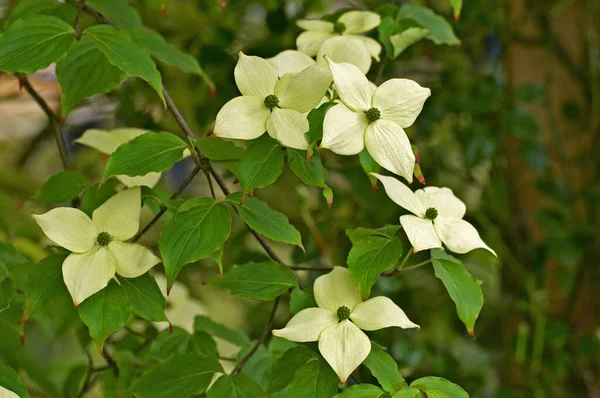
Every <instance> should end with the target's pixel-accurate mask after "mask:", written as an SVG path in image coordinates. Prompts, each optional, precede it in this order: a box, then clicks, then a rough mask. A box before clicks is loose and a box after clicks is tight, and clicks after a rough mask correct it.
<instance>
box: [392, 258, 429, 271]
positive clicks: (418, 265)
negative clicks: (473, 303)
mask: <svg viewBox="0 0 600 398" xmlns="http://www.w3.org/2000/svg"><path fill="white" fill-rule="evenodd" d="M429 263H431V259H429V260H425V261H423V262H421V263H419V264H415V265H411V266H410V267H406V268H404V267H403V268H402V269H399V270H398V271H399V272H404V271H408V270H410V269H415V268H419V267H422V266H424V265H426V264H429Z"/></svg>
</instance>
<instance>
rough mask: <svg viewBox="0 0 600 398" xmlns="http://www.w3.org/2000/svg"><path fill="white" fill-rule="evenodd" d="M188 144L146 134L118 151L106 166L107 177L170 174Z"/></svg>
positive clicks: (170, 136) (168, 135)
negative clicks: (156, 173)
mask: <svg viewBox="0 0 600 398" xmlns="http://www.w3.org/2000/svg"><path fill="white" fill-rule="evenodd" d="M185 148H186V144H185V142H183V141H182V140H181V139H180V138H179V137H177V136H175V135H173V134H170V133H167V132H161V133H151V132H149V133H145V134H142V135H140V136H139V137H137V138H135V139H134V140H132V141H129V142H128V143H126V144H123V145H121V146H119V147H118V148H117V150H116V151H115V152H113V154H112V155H110V158H109V159H108V163H106V169H105V170H104V178H105V179H106V178H108V177H110V176H113V175H122V174H124V175H128V176H132V177H134V176H142V175H146V174H148V173H150V172H162V171H167V170H169V169H170V168H171V167H173V165H174V164H175V163H177V162H179V161H180V160H181V159H182V158H183V151H184V149H185Z"/></svg>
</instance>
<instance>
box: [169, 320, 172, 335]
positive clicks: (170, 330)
mask: <svg viewBox="0 0 600 398" xmlns="http://www.w3.org/2000/svg"><path fill="white" fill-rule="evenodd" d="M172 334H173V324H172V323H171V322H170V321H169V336H170V335H172Z"/></svg>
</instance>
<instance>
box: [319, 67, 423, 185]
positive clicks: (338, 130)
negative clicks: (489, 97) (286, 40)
mask: <svg viewBox="0 0 600 398" xmlns="http://www.w3.org/2000/svg"><path fill="white" fill-rule="evenodd" d="M327 61H328V62H329V68H330V69H331V73H332V74H333V81H334V83H335V89H336V91H337V93H338V95H339V97H340V100H341V101H342V104H338V105H335V106H334V107H332V108H331V109H329V111H328V112H327V113H326V114H325V120H324V121H323V141H322V142H321V148H328V149H330V150H332V151H333V152H335V153H337V154H339V155H356V154H357V153H359V152H360V151H362V150H363V148H364V147H365V145H366V147H367V150H368V151H369V154H371V156H372V157H373V159H375V161H377V163H379V164H380V165H381V166H382V167H384V168H386V169H387V170H389V171H391V172H393V173H395V174H398V175H400V176H402V177H404V178H406V179H407V180H408V181H409V182H412V176H413V169H414V166H415V155H414V154H413V152H412V148H411V146H410V142H409V140H408V137H407V136H406V133H405V132H404V130H403V128H406V127H409V126H411V125H412V124H413V123H414V121H415V119H416V118H417V116H418V115H419V113H420V112H421V109H423V104H424V103H425V100H426V99H427V97H429V96H430V95H431V91H430V90H429V89H428V88H424V87H421V86H419V84H417V83H416V82H414V81H412V80H408V79H391V80H388V81H386V82H385V83H383V84H382V85H381V86H379V87H378V88H377V89H375V90H373V85H372V84H371V83H369V81H368V80H367V78H366V77H365V75H364V74H363V73H362V72H361V71H360V70H358V68H356V67H355V66H354V65H351V64H348V63H339V64H338V63H335V62H333V61H331V60H330V59H327Z"/></svg>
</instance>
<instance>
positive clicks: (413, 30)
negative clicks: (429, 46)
mask: <svg viewBox="0 0 600 398" xmlns="http://www.w3.org/2000/svg"><path fill="white" fill-rule="evenodd" d="M409 21H410V20H409ZM429 33H430V32H429V30H428V29H425V28H421V27H419V26H412V27H408V28H406V29H404V30H403V31H402V32H400V33H396V34H395V35H391V36H389V40H390V43H391V44H392V47H393V49H394V57H393V59H395V58H397V57H398V56H399V55H400V54H402V52H403V51H404V50H406V49H407V48H408V47H410V46H412V45H413V44H415V43H417V42H419V41H421V40H423V39H425V38H426V37H427V36H429Z"/></svg>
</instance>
